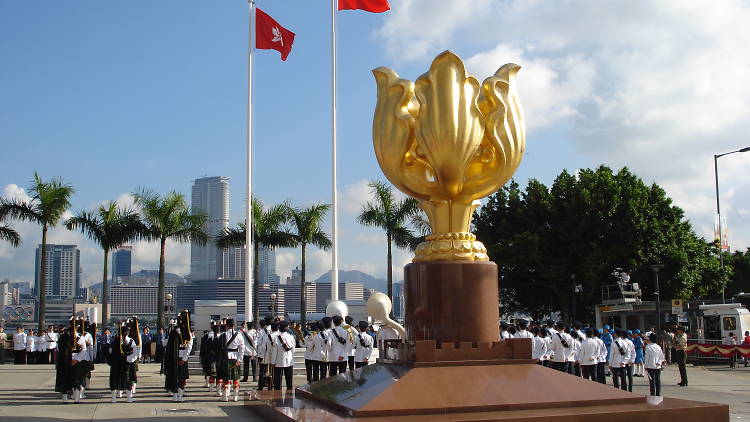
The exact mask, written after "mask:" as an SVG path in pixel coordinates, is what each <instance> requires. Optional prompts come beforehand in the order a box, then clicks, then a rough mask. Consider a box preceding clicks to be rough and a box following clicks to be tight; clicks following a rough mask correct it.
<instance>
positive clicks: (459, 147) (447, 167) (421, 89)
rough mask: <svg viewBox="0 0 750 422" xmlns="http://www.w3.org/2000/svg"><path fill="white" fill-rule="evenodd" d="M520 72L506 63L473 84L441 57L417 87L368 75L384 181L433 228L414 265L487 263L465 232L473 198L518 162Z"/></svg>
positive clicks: (458, 64)
mask: <svg viewBox="0 0 750 422" xmlns="http://www.w3.org/2000/svg"><path fill="white" fill-rule="evenodd" d="M520 68H521V67H520V66H518V65H516V64H512V63H509V64H506V65H504V66H502V67H501V68H500V69H498V70H497V72H495V74H494V75H493V76H490V77H489V78H487V79H485V80H484V82H483V83H482V84H481V85H480V84H479V81H478V80H477V79H476V78H474V77H472V76H469V75H468V74H467V73H466V67H465V66H464V63H463V61H462V60H461V59H460V58H459V57H458V56H456V55H455V54H453V53H451V52H450V51H446V52H443V53H442V54H440V55H438V56H437V57H435V60H433V61H432V65H431V66H430V70H429V72H427V73H425V74H424V75H422V76H420V77H419V78H418V79H417V81H416V83H415V82H412V81H409V80H406V79H401V78H399V77H398V74H397V73H396V72H394V71H393V70H391V69H389V68H386V67H379V68H377V69H375V70H373V73H374V74H375V79H376V81H377V85H378V101H377V106H376V108H375V117H374V119H373V126H372V139H373V144H374V146H375V155H376V156H377V158H378V163H379V164H380V168H381V169H382V170H383V173H385V176H386V177H387V178H388V180H390V181H391V183H393V184H394V185H395V186H396V187H397V188H398V189H400V190H401V191H402V192H404V193H406V194H407V195H409V196H412V197H414V198H416V199H418V200H419V201H420V207H421V208H422V209H423V210H424V211H425V213H426V214H427V218H428V219H429V222H430V227H431V228H432V233H431V234H430V235H428V236H427V238H426V241H425V242H422V243H421V244H420V245H419V246H418V247H417V250H416V256H415V258H414V262H424V261H446V260H458V261H487V260H489V258H488V257H487V249H486V248H485V247H484V245H482V242H480V241H478V240H477V239H476V236H475V235H473V234H472V233H471V232H470V231H469V228H470V226H471V217H472V214H473V213H474V210H475V209H476V208H477V207H478V206H479V201H478V199H479V198H483V197H485V196H487V195H490V194H492V193H493V192H495V191H497V190H498V189H499V188H500V187H501V186H503V185H504V184H505V183H506V182H507V181H508V180H510V178H511V176H513V173H514V172H515V171H516V169H517V168H518V165H519V164H520V163H521V158H522V157H523V151H524V148H525V145H526V129H525V126H524V120H523V111H522V109H521V102H520V100H519V98H518V93H517V91H516V80H515V77H516V73H517V72H518V70H519V69H520Z"/></svg>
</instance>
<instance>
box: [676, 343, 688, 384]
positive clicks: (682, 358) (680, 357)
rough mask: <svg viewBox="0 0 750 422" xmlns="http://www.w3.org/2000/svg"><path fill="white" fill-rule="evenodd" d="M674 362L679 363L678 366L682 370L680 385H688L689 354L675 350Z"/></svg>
mask: <svg viewBox="0 0 750 422" xmlns="http://www.w3.org/2000/svg"><path fill="white" fill-rule="evenodd" d="M674 360H675V362H677V366H678V367H679V368H680V384H686V385H687V383H688V377H687V369H685V365H686V364H687V353H686V352H685V351H684V350H675V354H674Z"/></svg>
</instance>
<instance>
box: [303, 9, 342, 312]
mask: <svg viewBox="0 0 750 422" xmlns="http://www.w3.org/2000/svg"><path fill="white" fill-rule="evenodd" d="M337 3H338V0H331V151H332V156H331V161H332V163H331V168H332V179H333V180H332V182H331V185H332V189H331V197H332V201H331V202H332V204H331V207H332V209H333V212H332V213H331V224H332V227H331V240H332V245H333V247H332V248H331V252H332V253H331V300H338V298H339V268H338V266H339V262H338V260H339V257H338V233H337V231H338V204H337V202H338V197H337V196H338V195H337V192H336V9H337V7H336V4H337ZM303 288H304V287H303Z"/></svg>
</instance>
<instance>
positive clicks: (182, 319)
mask: <svg viewBox="0 0 750 422" xmlns="http://www.w3.org/2000/svg"><path fill="white" fill-rule="evenodd" d="M176 327H177V328H179V329H180V345H183V346H184V345H186V344H188V343H189V342H190V340H192V339H193V335H192V330H193V329H192V322H191V321H190V311H188V310H187V309H185V310H184V311H182V312H180V313H179V314H178V315H177V321H176Z"/></svg>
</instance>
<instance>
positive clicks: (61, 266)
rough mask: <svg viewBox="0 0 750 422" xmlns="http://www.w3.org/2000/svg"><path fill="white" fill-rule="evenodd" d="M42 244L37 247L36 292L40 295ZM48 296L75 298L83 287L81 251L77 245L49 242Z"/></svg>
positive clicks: (47, 262)
mask: <svg viewBox="0 0 750 422" xmlns="http://www.w3.org/2000/svg"><path fill="white" fill-rule="evenodd" d="M41 255H42V245H39V246H38V247H37V248H36V260H35V262H36V266H35V268H34V293H35V294H36V295H37V296H40V290H39V277H40V272H41ZM45 265H46V268H47V270H46V271H47V291H46V295H47V296H61V297H66V298H73V297H75V296H76V295H77V294H78V288H79V287H81V251H80V250H79V249H78V246H77V245H51V244H47V259H46V262H45Z"/></svg>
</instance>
